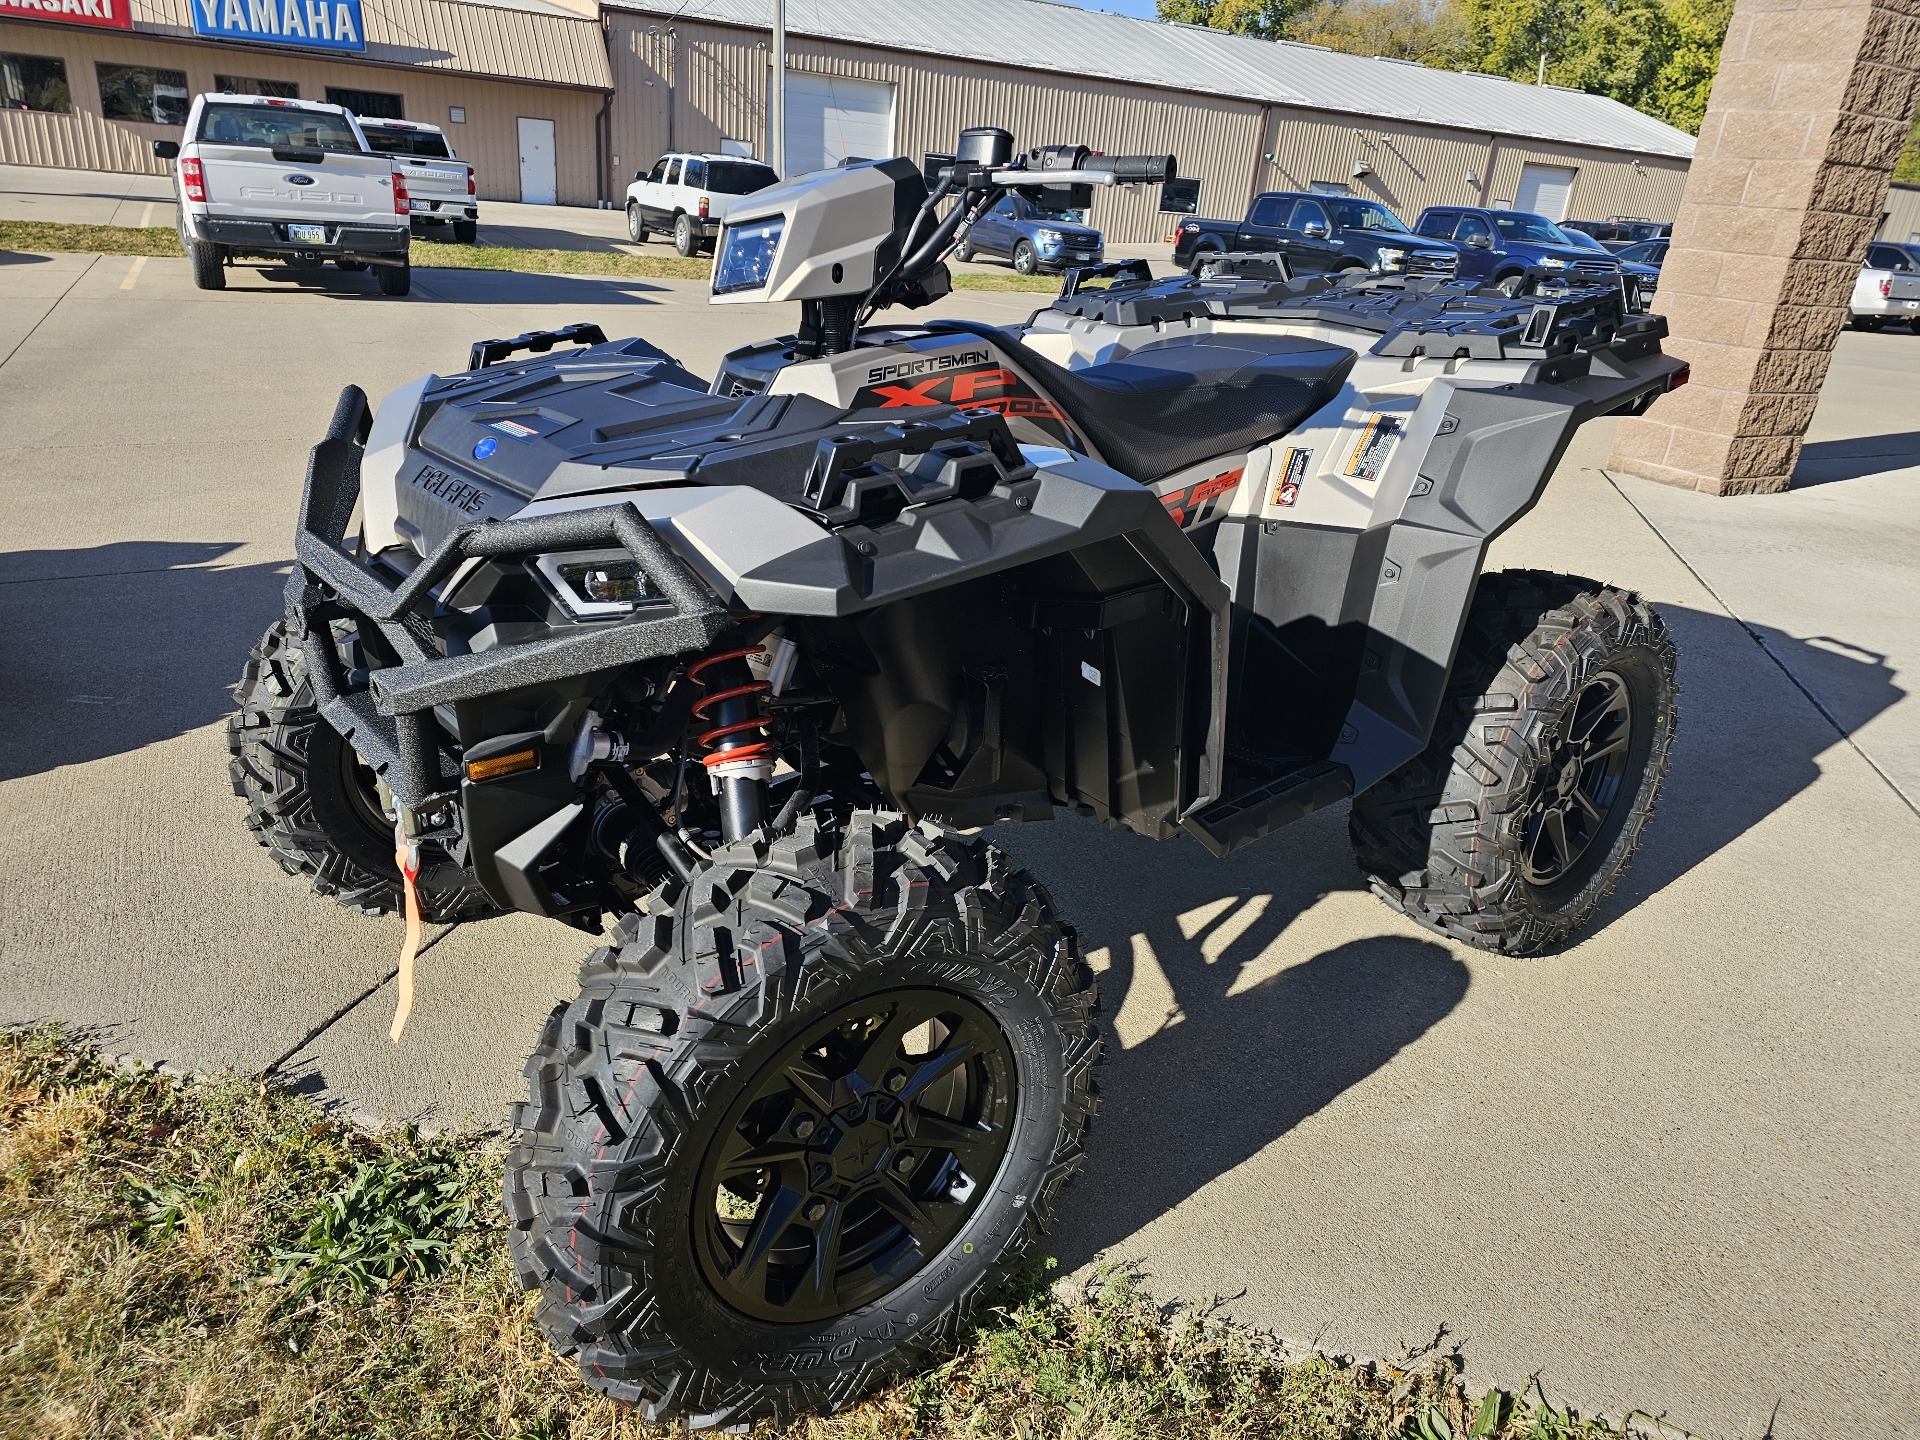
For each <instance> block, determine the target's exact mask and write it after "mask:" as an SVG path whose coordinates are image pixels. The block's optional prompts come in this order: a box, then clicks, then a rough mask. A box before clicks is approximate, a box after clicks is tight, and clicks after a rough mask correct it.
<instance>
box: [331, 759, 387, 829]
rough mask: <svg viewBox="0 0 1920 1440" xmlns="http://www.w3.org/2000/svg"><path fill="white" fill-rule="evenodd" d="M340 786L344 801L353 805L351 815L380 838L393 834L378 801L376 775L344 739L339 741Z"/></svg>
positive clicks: (385, 813) (378, 793) (378, 788)
mask: <svg viewBox="0 0 1920 1440" xmlns="http://www.w3.org/2000/svg"><path fill="white" fill-rule="evenodd" d="M340 788H341V789H342V790H343V791H345V792H346V796H347V804H348V805H350V806H352V807H353V813H354V815H355V816H356V817H358V819H359V820H360V823H361V824H363V825H365V826H366V827H367V829H368V831H369V832H370V833H371V834H373V835H375V836H378V837H380V838H381V839H382V840H391V839H392V838H393V817H392V816H390V815H388V814H387V812H386V811H385V810H384V809H382V808H381V805H380V780H379V777H378V776H376V775H375V774H374V773H373V767H372V766H370V765H368V764H367V762H366V761H364V760H362V759H361V758H360V755H359V752H357V751H356V750H355V749H354V748H353V747H352V746H351V745H349V744H347V742H346V741H344V740H342V741H341V742H340Z"/></svg>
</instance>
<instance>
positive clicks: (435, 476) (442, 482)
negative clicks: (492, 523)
mask: <svg viewBox="0 0 1920 1440" xmlns="http://www.w3.org/2000/svg"><path fill="white" fill-rule="evenodd" d="M412 484H413V486H414V488H415V489H417V490H421V491H424V492H425V493H426V494H428V495H431V496H433V498H434V499H436V500H438V501H440V502H441V503H442V504H444V505H451V506H452V507H453V508H454V509H456V510H461V511H465V512H466V513H467V514H469V515H477V514H479V513H480V511H482V510H483V509H485V508H486V504H487V492H486V491H484V490H482V489H481V488H480V487H479V486H478V485H474V484H470V483H469V482H467V481H465V480H460V479H457V478H455V477H454V476H452V475H450V474H448V473H447V472H446V471H445V470H442V469H441V468H440V467H439V466H437V465H422V466H421V467H420V471H419V473H418V474H416V475H415V476H414V477H413V481H412Z"/></svg>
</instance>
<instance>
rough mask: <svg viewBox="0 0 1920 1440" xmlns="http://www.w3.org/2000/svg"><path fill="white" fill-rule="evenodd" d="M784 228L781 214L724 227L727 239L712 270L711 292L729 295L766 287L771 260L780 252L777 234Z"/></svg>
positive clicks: (784, 223) (784, 219)
mask: <svg viewBox="0 0 1920 1440" xmlns="http://www.w3.org/2000/svg"><path fill="white" fill-rule="evenodd" d="M786 228H787V220H786V217H785V216H784V215H774V216H770V217H768V218H767V219H765V220H749V221H747V222H746V223H745V224H742V225H729V226H727V237H726V239H725V240H723V241H722V242H721V245H720V258H719V260H718V261H717V262H715V264H714V267H713V293H714V294H716V295H732V294H734V293H735V292H737V291H740V290H758V289H759V288H760V287H761V286H763V285H765V284H766V283H767V280H768V277H770V276H771V275H772V274H773V257H774V256H775V254H777V253H778V252H779V249H780V232H781V231H783V230H785V229H786Z"/></svg>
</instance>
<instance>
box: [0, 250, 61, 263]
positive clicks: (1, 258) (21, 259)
mask: <svg viewBox="0 0 1920 1440" xmlns="http://www.w3.org/2000/svg"><path fill="white" fill-rule="evenodd" d="M51 259H53V257H52V256H51V255H27V254H23V253H22V252H21V251H18V250H0V265H44V264H46V263H47V262H48V261H49V260H51Z"/></svg>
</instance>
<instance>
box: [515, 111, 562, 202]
mask: <svg viewBox="0 0 1920 1440" xmlns="http://www.w3.org/2000/svg"><path fill="white" fill-rule="evenodd" d="M520 203H521V204H522V205H557V204H559V203H560V172H559V169H558V168H557V166H556V165H555V163H554V156H553V121H551V120H529V119H528V118H527V117H526V116H524V115H522V116H521V117H520Z"/></svg>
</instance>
